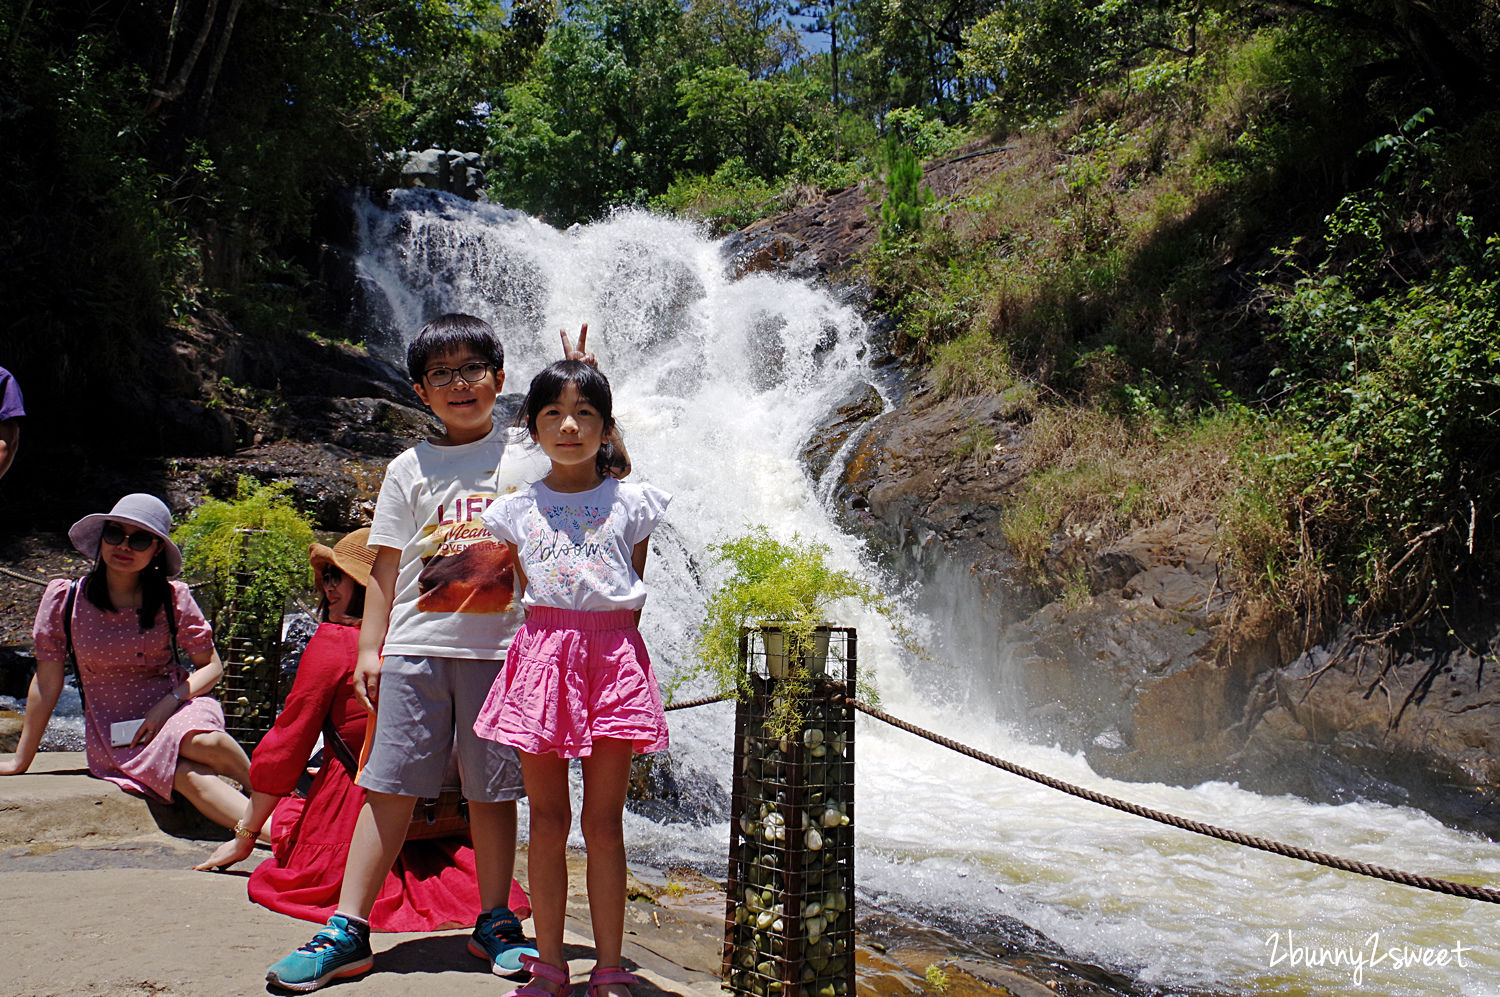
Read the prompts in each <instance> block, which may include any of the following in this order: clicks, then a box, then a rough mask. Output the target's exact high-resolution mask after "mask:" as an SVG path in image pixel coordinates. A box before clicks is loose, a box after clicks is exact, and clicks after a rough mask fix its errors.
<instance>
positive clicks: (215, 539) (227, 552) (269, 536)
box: [173, 478, 313, 653]
mask: <svg viewBox="0 0 1500 997" xmlns="http://www.w3.org/2000/svg"><path fill="white" fill-rule="evenodd" d="M173 539H174V540H176V541H177V543H178V545H179V546H181V548H182V559H183V567H184V570H185V571H186V573H187V574H189V575H191V576H194V577H198V578H201V579H204V580H206V581H207V582H208V592H207V594H208V595H209V596H211V599H210V605H211V606H212V619H211V621H210V622H211V623H212V624H213V627H214V632H215V633H216V634H218V635H219V636H220V639H221V640H223V641H225V642H227V643H226V646H229V645H230V644H232V643H233V642H235V641H236V640H244V641H246V642H248V643H249V646H250V647H251V648H253V649H255V650H257V651H260V652H261V653H268V652H271V651H273V650H274V649H276V648H277V647H279V646H280V641H281V618H282V614H283V613H284V611H285V609H286V601H287V598H288V596H290V595H291V594H292V593H293V592H296V591H300V590H302V589H303V588H304V587H305V586H306V583H307V567H306V565H307V548H308V545H309V544H311V543H312V539H313V532H312V526H311V524H309V523H308V522H307V520H306V519H304V518H303V517H302V515H301V514H300V513H298V512H297V509H296V507H295V506H294V505H293V504H292V502H291V500H290V499H289V498H288V497H287V496H286V489H285V488H284V487H282V486H279V485H274V484H272V485H261V484H257V483H256V482H255V481H254V480H252V479H250V478H241V479H240V481H239V490H238V493H237V494H236V496H235V497H234V499H232V500H230V501H220V500H218V499H209V500H207V501H205V502H203V503H202V504H201V505H199V506H198V507H197V508H195V509H194V510H193V513H192V515H191V516H190V517H189V518H188V520H187V521H186V522H185V523H183V524H182V526H180V527H178V528H177V531H176V533H175V534H174V536H173Z"/></svg>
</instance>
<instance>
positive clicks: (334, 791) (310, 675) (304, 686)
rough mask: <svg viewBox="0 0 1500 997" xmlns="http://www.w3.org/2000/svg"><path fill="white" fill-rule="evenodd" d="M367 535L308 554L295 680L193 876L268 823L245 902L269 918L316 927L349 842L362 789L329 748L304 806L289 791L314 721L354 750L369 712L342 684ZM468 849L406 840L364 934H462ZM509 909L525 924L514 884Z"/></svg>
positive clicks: (471, 907) (469, 881)
mask: <svg viewBox="0 0 1500 997" xmlns="http://www.w3.org/2000/svg"><path fill="white" fill-rule="evenodd" d="M369 533H370V531H369V530H368V529H362V530H355V531H354V532H353V533H350V534H348V535H346V536H344V537H343V538H341V539H340V540H339V541H338V543H336V544H334V545H333V547H332V548H329V547H326V546H324V545H323V544H313V545H312V547H311V548H310V549H309V551H308V557H309V560H311V561H312V567H313V572H314V573H315V574H316V575H317V576H318V584H319V586H320V587H321V588H322V590H323V607H322V617H323V620H324V622H323V623H322V624H321V625H319V627H318V630H317V632H316V633H315V634H313V637H312V640H310V641H308V644H307V649H306V650H305V651H303V653H302V660H301V663H300V664H299V665H298V666H297V678H296V680H295V681H294V682H293V683H292V690H291V692H290V693H288V694H287V699H286V705H285V706H284V707H283V708H282V711H281V714H280V716H278V717H277V718H276V725H275V726H274V727H272V728H271V730H270V731H268V732H267V733H266V735H265V737H264V738H263V739H262V740H261V742H260V744H259V745H258V746H257V747H256V749H255V754H254V757H253V758H252V760H251V763H250V784H251V786H252V787H253V789H254V792H253V793H252V794H251V797H250V800H249V802H248V803H247V804H246V806H245V813H244V816H243V817H242V818H241V820H240V822H239V824H238V825H236V827H235V837H234V838H232V839H231V840H229V841H226V842H224V844H222V845H220V846H219V848H218V849H217V850H216V851H215V852H214V853H213V855H212V856H211V857H210V858H209V859H208V861H206V862H204V863H202V864H201V865H198V866H196V868H198V869H201V870H205V871H207V870H213V869H224V868H228V867H229V866H231V865H234V864H235V863H236V862H239V861H241V860H242V859H245V858H247V857H248V856H249V855H250V853H251V851H252V850H253V848H254V845H255V842H254V838H255V835H256V833H257V832H258V831H259V830H260V829H261V826H262V824H265V823H267V822H269V824H270V836H271V855H270V857H269V858H267V859H265V861H263V862H261V864H260V865H258V866H256V868H255V870H254V871H253V872H251V874H250V885H249V892H250V899H251V900H254V901H255V902H256V903H258V904H260V905H262V906H264V907H269V908H270V909H271V910H274V911H279V912H281V913H283V914H290V915H291V916H293V917H298V918H302V919H303V920H306V921H315V922H317V923H319V924H322V923H324V922H325V921H327V920H328V918H329V916H330V915H331V914H332V913H333V912H334V909H335V908H336V907H337V906H338V899H339V886H340V883H341V881H342V879H343V875H344V861H345V858H346V857H347V856H348V853H349V838H350V835H351V834H353V832H354V822H355V820H356V819H357V818H358V816H359V808H360V805H361V804H362V803H363V802H364V797H365V793H364V790H362V789H360V788H359V787H358V786H356V785H355V784H354V779H353V777H352V776H351V775H350V774H349V770H348V769H347V768H346V767H345V766H344V765H343V764H342V763H340V762H339V761H338V759H337V758H336V757H335V754H334V752H333V751H332V750H325V751H324V762H323V766H322V767H321V768H320V769H318V774H317V776H316V777H315V778H314V779H313V783H312V788H311V789H310V790H309V791H308V794H307V798H306V800H304V799H302V798H301V797H299V796H297V795H296V794H295V793H294V790H295V788H296V786H297V781H298V780H299V779H300V778H301V777H302V774H303V772H304V771H305V769H306V766H307V760H308V757H309V756H310V755H311V754H312V750H313V746H314V744H315V743H316V742H317V739H318V735H319V734H320V733H322V732H323V730H324V726H325V721H328V722H331V726H332V727H333V728H334V729H335V730H337V731H338V733H339V735H340V737H341V738H342V740H343V741H344V743H345V744H346V745H349V746H351V749H352V751H353V752H354V753H358V751H359V745H361V744H363V743H364V737H365V723H366V720H367V718H368V714H367V713H366V712H365V710H364V708H363V707H362V706H360V705H359V702H358V701H357V700H356V699H355V698H354V689H353V685H352V683H351V681H350V679H351V676H352V675H353V673H354V662H355V658H356V655H357V652H358V650H359V624H360V618H361V617H362V616H363V614H364V595H365V585H366V584H368V582H369V580H370V567H371V565H373V564H374V563H375V551H374V549H373V548H370V547H367V546H365V540H366V538H367V537H368V536H369ZM475 883H476V880H475V876H474V849H473V848H471V847H470V846H469V843H468V842H467V841H465V840H463V839H460V838H443V839H431V840H424V841H408V842H407V843H406V844H405V845H404V846H402V849H401V854H400V856H399V857H398V858H397V859H396V864H395V866H394V867H393V868H392V869H391V871H390V873H389V874H388V875H387V876H386V878H385V883H384V884H383V885H382V886H381V889H380V895H379V897H378V899H377V900H376V901H375V907H374V909H373V910H372V911H371V913H370V926H371V927H372V928H373V929H374V930H376V931H436V930H440V929H443V928H463V927H468V926H469V925H470V924H472V923H473V922H474V914H475V912H476V911H477V910H479V891H478V888H477V886H476V885H475ZM510 907H511V909H512V910H514V911H516V914H517V916H518V917H526V916H527V915H528V914H529V913H530V907H529V905H528V904H527V902H526V894H525V892H524V891H522V889H521V887H520V885H519V884H516V883H512V884H511V900H510Z"/></svg>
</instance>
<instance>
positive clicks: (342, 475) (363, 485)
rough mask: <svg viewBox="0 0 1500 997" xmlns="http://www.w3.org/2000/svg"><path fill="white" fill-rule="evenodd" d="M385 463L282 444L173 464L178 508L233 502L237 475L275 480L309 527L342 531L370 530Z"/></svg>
mask: <svg viewBox="0 0 1500 997" xmlns="http://www.w3.org/2000/svg"><path fill="white" fill-rule="evenodd" d="M384 473H385V462H384V461H383V460H380V459H374V460H371V459H362V458H360V457H359V456H358V455H356V454H354V453H353V452H351V451H349V450H345V449H343V448H342V447H337V446H334V445H332V444H301V443H298V442H295V441H291V440H281V441H278V442H275V443H270V444H264V445H262V446H259V447H252V448H249V449H247V450H245V451H243V452H241V453H238V454H235V455H233V456H231V457H203V458H183V459H179V460H176V461H173V462H172V463H171V479H172V481H173V482H174V490H175V492H176V494H177V496H178V501H179V502H180V504H182V505H184V506H186V507H191V506H193V505H196V504H197V502H198V501H199V500H200V499H201V497H202V496H205V495H206V496H211V497H213V498H219V499H230V498H233V497H234V495H235V493H236V490H237V488H238V483H239V479H240V477H241V476H246V477H250V478H253V479H255V480H256V481H261V482H272V481H279V482H284V483H286V484H287V485H288V490H289V494H290V495H291V497H292V499H293V501H294V502H295V503H296V504H297V506H298V508H300V509H302V510H303V512H304V513H305V514H306V515H308V517H309V518H310V519H311V520H312V522H313V524H314V525H315V526H316V527H318V528H320V529H324V530H329V531H335V530H336V531H339V532H344V531H348V530H353V529H357V528H359V527H360V526H368V525H369V523H370V517H371V515H372V514H373V513H374V510H375V498H376V496H377V495H379V492H380V481H381V478H382V477H383V475H384Z"/></svg>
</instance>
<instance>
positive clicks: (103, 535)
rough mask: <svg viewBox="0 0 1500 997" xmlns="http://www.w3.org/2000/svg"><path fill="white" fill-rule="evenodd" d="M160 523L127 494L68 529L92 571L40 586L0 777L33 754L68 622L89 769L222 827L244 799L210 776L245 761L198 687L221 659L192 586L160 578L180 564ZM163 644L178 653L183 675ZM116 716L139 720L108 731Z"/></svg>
mask: <svg viewBox="0 0 1500 997" xmlns="http://www.w3.org/2000/svg"><path fill="white" fill-rule="evenodd" d="M171 529H172V514H171V511H170V510H168V509H167V506H166V504H165V503H164V502H162V501H161V499H159V498H156V497H155V496H153V495H145V494H141V493H136V494H132V495H126V496H125V497H124V498H122V499H120V501H119V502H117V503H115V507H114V508H113V509H111V510H110V511H109V512H108V513H95V514H93V515H90V516H84V517H83V518H82V519H80V520H79V521H78V522H76V523H74V524H73V526H72V528H70V529H69V530H68V538H69V539H71V540H72V541H73V546H74V547H76V548H77V549H78V551H79V553H81V554H85V555H87V556H89V557H93V558H95V559H96V560H95V563H94V568H93V570H92V571H90V572H89V573H88V575H87V576H85V577H83V578H80V579H77V580H70V579H66V578H58V579H54V580H53V581H51V582H49V583H48V584H47V589H46V591H45V592H44V593H43V594H42V604H41V606H40V607H39V608H38V609H37V614H36V624H35V627H34V631H33V636H34V638H35V640H36V662H37V664H36V675H35V677H33V678H32V680H31V688H30V691H29V694H28V696H27V698H26V717H25V720H24V722H23V724H22V727H21V738H20V741H19V742H18V743H17V745H16V753H15V755H14V756H13V757H12V758H11V759H10V760H9V761H7V762H0V775H16V774H19V773H22V772H25V771H26V770H27V769H28V768H29V767H30V766H31V762H32V760H33V759H34V758H35V757H36V751H37V746H38V745H40V744H41V741H42V733H43V732H44V731H45V730H46V728H47V721H48V720H49V719H51V717H52V711H53V709H54V708H55V707H56V706H57V697H58V694H59V693H60V692H61V691H62V685H63V664H64V662H65V661H66V660H67V657H68V651H69V638H68V633H69V631H70V630H71V637H72V639H71V645H72V646H71V650H72V652H73V654H74V655H75V657H76V658H77V661H78V682H79V687H80V688H81V690H82V691H83V696H84V710H83V726H84V747H85V750H86V752H87V756H88V764H89V771H90V772H92V773H93V774H94V775H96V776H98V777H99V778H101V779H108V780H109V781H110V782H113V783H115V784H116V785H118V786H120V787H122V788H123V789H125V790H126V791H127V792H131V793H136V794H138V795H142V796H146V797H149V798H151V799H155V800H161V801H163V802H169V801H170V800H171V799H172V794H173V793H174V792H176V793H181V794H182V795H183V796H184V797H186V798H187V800H188V801H189V802H190V803H192V804H193V806H195V807H197V808H198V811H199V812H200V813H202V814H203V815H204V816H205V817H207V818H208V819H209V820H212V821H213V822H214V823H216V824H220V825H222V826H224V827H233V826H234V823H235V821H236V820H237V819H238V818H239V815H240V813H241V812H242V811H243V809H244V805H245V797H244V795H243V794H241V793H240V792H238V791H237V790H236V789H235V788H234V787H233V786H230V785H229V784H228V783H226V782H225V781H224V780H223V779H221V778H219V776H221V775H222V776H227V777H228V778H230V779H233V780H234V781H235V782H236V783H238V784H239V785H241V786H247V785H249V782H250V759H249V758H248V757H246V755H245V751H244V749H243V748H241V747H240V746H239V744H238V743H236V742H235V740H234V738H232V737H230V736H229V734H228V733H227V732H226V731H225V729H224V711H223V710H222V709H221V708H220V707H219V704H218V702H217V701H216V700H214V699H213V698H211V697H210V696H209V695H208V692H209V690H211V689H212V688H213V687H214V683H216V682H218V681H219V676H220V675H221V674H223V671H224V666H223V664H222V663H221V662H220V661H219V655H218V652H217V651H215V650H214V640H213V632H212V631H211V630H210V629H209V626H208V623H207V621H205V620H204V618H203V613H202V611H201V610H199V608H198V604H197V603H196V602H194V601H193V596H192V593H191V592H189V591H188V587H187V586H186V585H184V584H183V583H182V582H179V581H173V580H172V579H173V578H175V577H176V576H177V575H178V574H180V573H181V571H182V552H181V551H180V550H178V549H177V545H176V544H174V543H172V541H171V538H170V533H171ZM174 630H175V631H176V635H175V638H174V636H173V631H174ZM175 648H180V649H181V650H182V651H185V652H186V653H187V654H188V655H189V656H190V658H191V659H192V662H193V665H194V666H195V667H194V670H193V671H192V672H189V671H188V670H187V669H186V668H184V667H183V666H182V665H180V664H179V663H178V661H177V658H176V655H175V654H174V649H175ZM126 721H139V722H140V725H139V727H137V728H136V729H135V731H134V732H133V733H131V734H130V735H129V736H128V737H124V736H120V737H112V735H111V727H112V726H113V725H115V724H118V723H121V722H126Z"/></svg>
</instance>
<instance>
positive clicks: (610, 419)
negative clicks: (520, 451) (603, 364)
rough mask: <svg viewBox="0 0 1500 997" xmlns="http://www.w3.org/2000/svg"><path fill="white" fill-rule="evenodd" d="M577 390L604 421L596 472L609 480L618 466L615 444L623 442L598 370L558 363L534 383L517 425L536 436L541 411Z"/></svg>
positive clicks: (606, 385) (611, 397) (610, 396)
mask: <svg viewBox="0 0 1500 997" xmlns="http://www.w3.org/2000/svg"><path fill="white" fill-rule="evenodd" d="M570 384H571V385H573V387H575V388H577V389H578V394H579V395H580V396H582V398H583V400H584V401H586V402H588V403H589V404H590V405H592V406H593V407H594V410H595V411H597V412H598V413H599V415H600V417H601V418H602V419H603V420H604V442H603V444H601V445H600V447H599V452H598V454H596V455H595V456H594V468H595V470H597V471H598V472H599V476H600V477H601V478H607V477H609V470H610V468H611V467H612V466H613V465H614V463H615V452H616V451H615V441H616V440H618V439H620V434H619V432H617V431H616V428H615V402H614V395H613V394H612V393H611V392H610V389H609V378H607V377H605V376H604V375H603V374H601V373H599V368H597V367H595V366H594V365H593V364H586V363H584V362H583V361H582V360H559V361H557V363H555V364H553V365H552V366H550V367H547V368H544V369H543V370H542V372H541V373H540V374H538V375H537V376H536V377H533V378H532V379H531V387H530V388H528V389H527V391H526V401H525V403H524V404H523V405H522V406H521V411H520V412H519V413H518V414H517V416H516V424H517V425H524V426H525V427H526V431H527V432H528V433H530V434H531V435H532V436H533V437H534V436H536V419H537V416H539V415H541V412H542V409H544V408H546V407H547V406H548V405H551V404H552V403H553V402H555V401H557V400H558V399H559V398H561V397H562V393H563V388H565V387H567V386H568V385H570Z"/></svg>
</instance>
